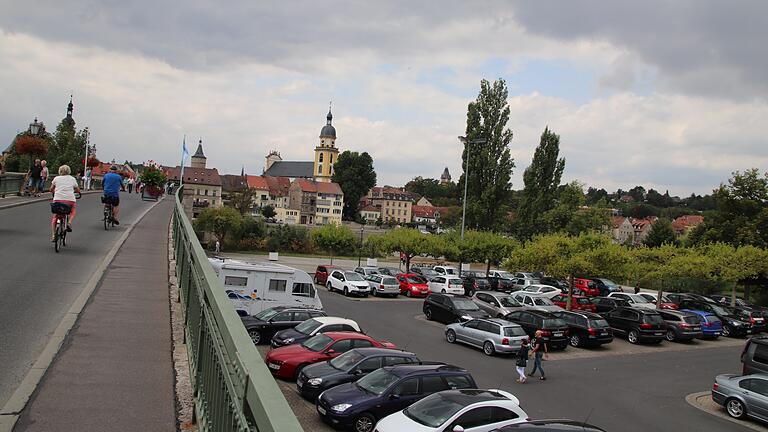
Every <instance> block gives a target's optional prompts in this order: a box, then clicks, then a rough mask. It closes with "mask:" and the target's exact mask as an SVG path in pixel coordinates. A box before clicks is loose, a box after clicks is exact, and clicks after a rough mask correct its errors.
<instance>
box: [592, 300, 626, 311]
mask: <svg viewBox="0 0 768 432" xmlns="http://www.w3.org/2000/svg"><path fill="white" fill-rule="evenodd" d="M589 301H591V302H592V304H593V305H595V312H597V313H604V312H610V311H612V310H614V309H616V308H619V307H629V302H628V301H626V300H622V299H620V298H613V297H590V299H589Z"/></svg>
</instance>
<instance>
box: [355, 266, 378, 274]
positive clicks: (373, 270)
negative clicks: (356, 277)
mask: <svg viewBox="0 0 768 432" xmlns="http://www.w3.org/2000/svg"><path fill="white" fill-rule="evenodd" d="M355 273H360V274H361V275H363V276H370V275H374V274H379V269H378V268H376V267H355Z"/></svg>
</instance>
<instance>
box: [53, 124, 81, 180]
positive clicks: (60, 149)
mask: <svg viewBox="0 0 768 432" xmlns="http://www.w3.org/2000/svg"><path fill="white" fill-rule="evenodd" d="M53 136H54V140H53V145H52V146H51V147H50V148H49V150H48V165H49V166H50V167H53V168H55V169H58V167H59V166H61V165H69V167H70V168H71V170H72V174H73V175H75V174H77V173H78V172H82V171H83V158H84V157H85V143H86V141H87V139H88V128H85V129H83V130H81V131H78V130H77V129H76V128H75V120H74V119H73V118H72V117H65V118H64V119H63V120H61V122H59V124H58V126H56V132H55V133H54V135H53Z"/></svg>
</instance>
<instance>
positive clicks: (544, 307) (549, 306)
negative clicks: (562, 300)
mask: <svg viewBox="0 0 768 432" xmlns="http://www.w3.org/2000/svg"><path fill="white" fill-rule="evenodd" d="M512 298H513V299H515V300H517V301H518V302H520V303H522V305H523V306H524V307H526V308H528V309H534V310H540V311H544V312H559V311H562V310H563V308H561V307H560V306H558V305H556V304H554V303H552V300H550V299H548V298H546V297H543V296H541V295H540V294H532V293H526V292H522V291H518V292H514V293H512Z"/></svg>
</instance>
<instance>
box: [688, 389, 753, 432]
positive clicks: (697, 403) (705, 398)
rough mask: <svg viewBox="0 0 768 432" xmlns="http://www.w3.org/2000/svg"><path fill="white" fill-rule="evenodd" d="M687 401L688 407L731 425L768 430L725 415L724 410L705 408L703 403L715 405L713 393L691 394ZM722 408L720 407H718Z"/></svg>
mask: <svg viewBox="0 0 768 432" xmlns="http://www.w3.org/2000/svg"><path fill="white" fill-rule="evenodd" d="M685 401H686V402H687V403H688V405H690V406H692V407H694V408H696V409H698V410H701V411H704V412H705V413H707V414H709V415H713V416H715V417H718V418H721V419H723V420H726V421H729V422H731V423H735V424H738V425H740V426H744V427H745V428H748V429H752V430H754V431H758V432H765V431H766V428H765V427H763V426H762V425H759V424H756V423H752V422H751V421H744V420H738V419H735V418H733V417H731V416H729V415H727V414H724V413H723V411H722V410H717V411H715V410H713V409H711V408H709V407H707V406H705V405H704V404H703V403H702V402H710V403H712V404H714V402H713V401H712V393H711V392H710V391H703V392H698V393H691V394H689V395H688V396H686V397H685ZM717 406H718V407H720V406H719V405H717Z"/></svg>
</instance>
